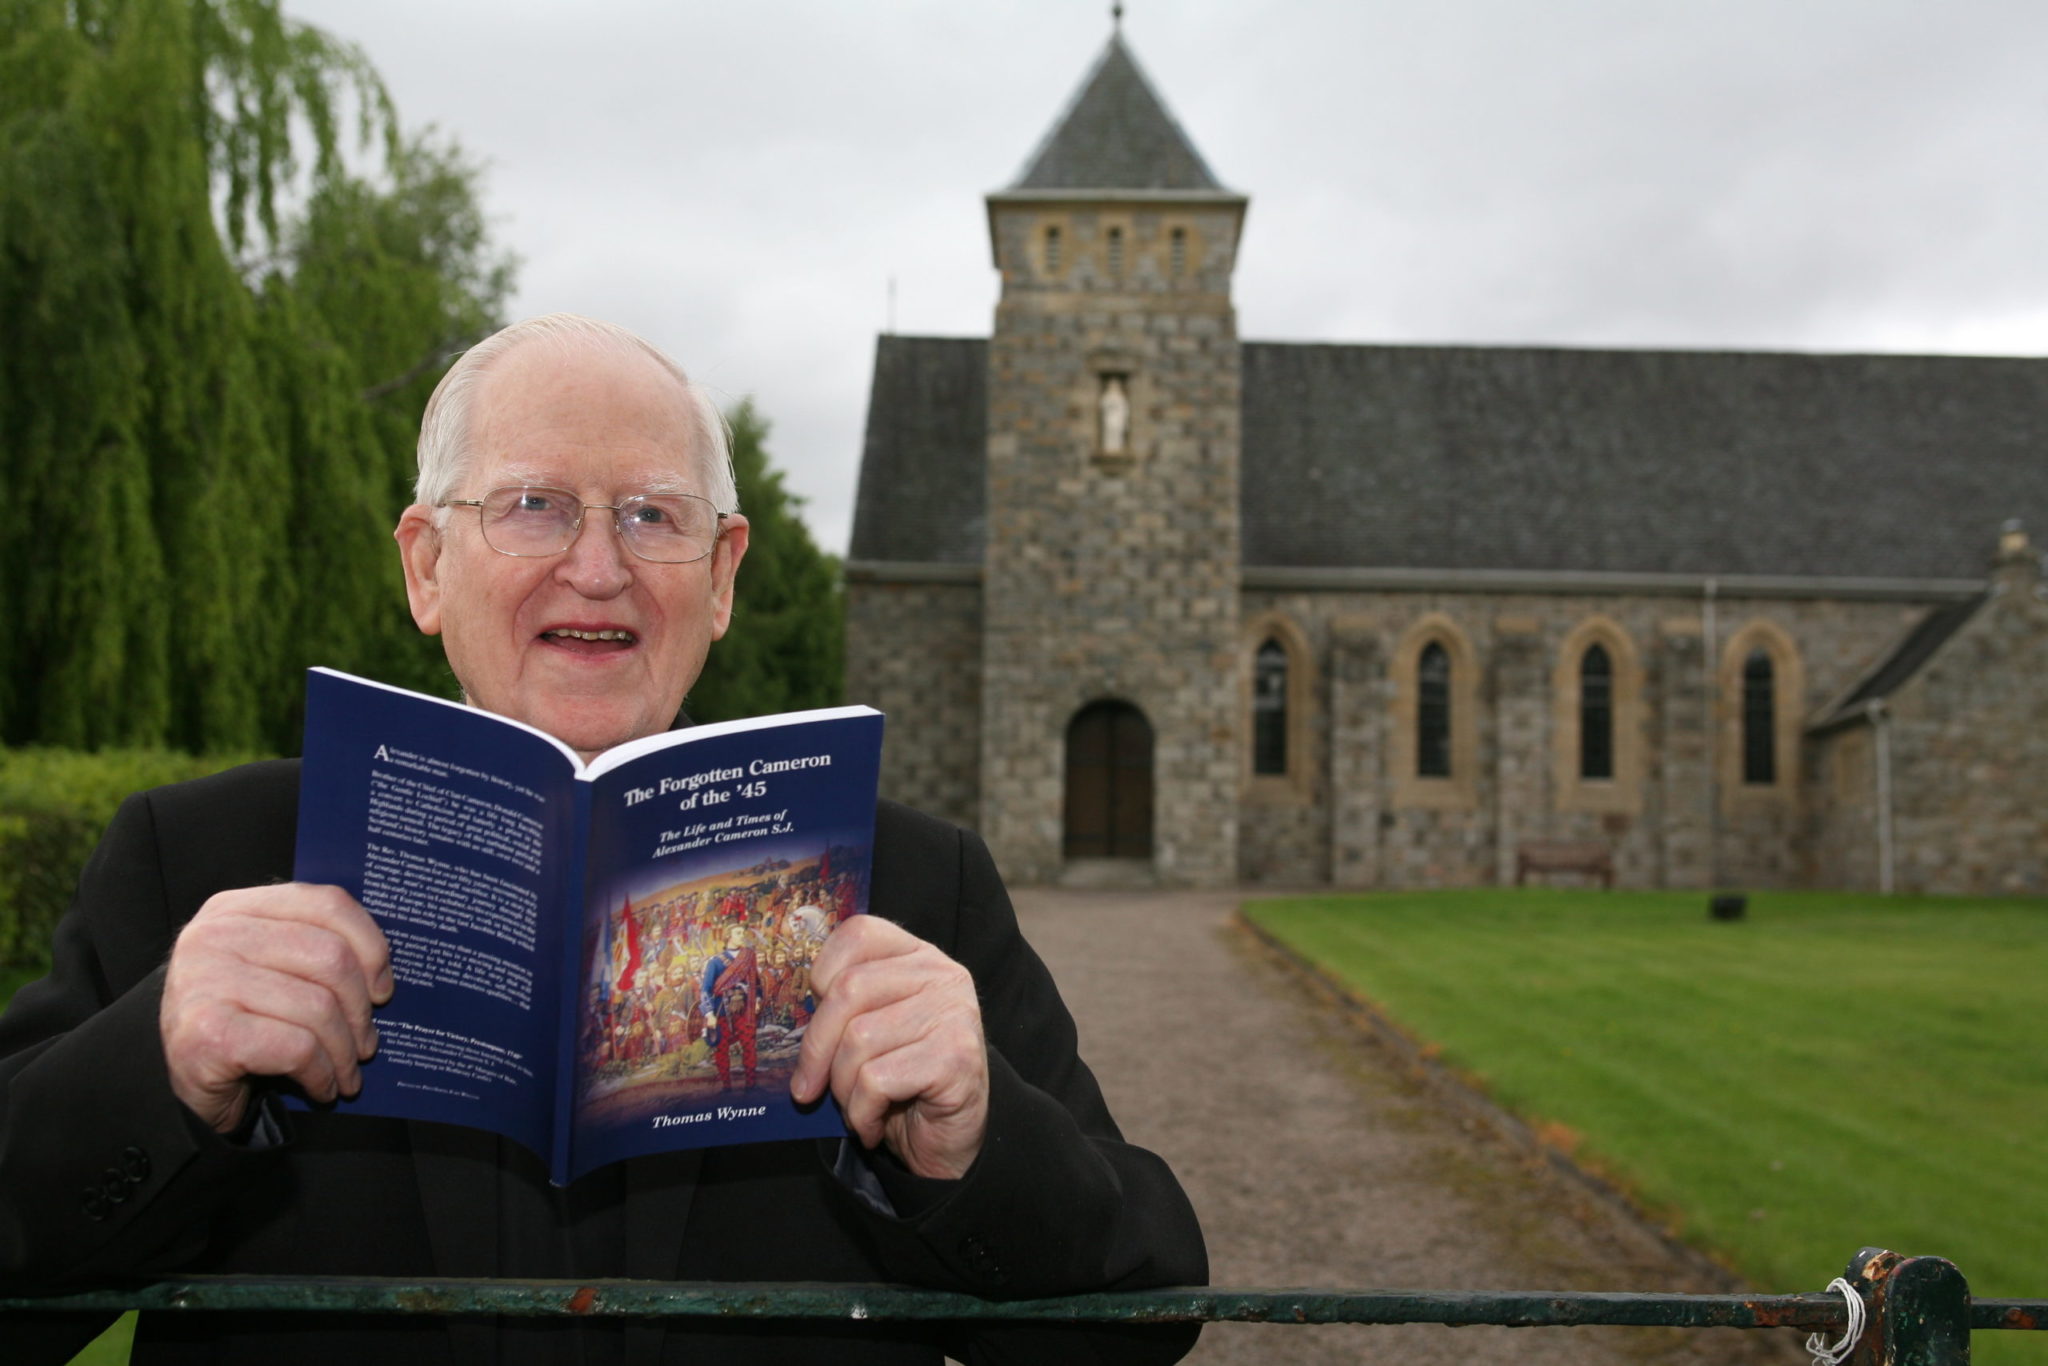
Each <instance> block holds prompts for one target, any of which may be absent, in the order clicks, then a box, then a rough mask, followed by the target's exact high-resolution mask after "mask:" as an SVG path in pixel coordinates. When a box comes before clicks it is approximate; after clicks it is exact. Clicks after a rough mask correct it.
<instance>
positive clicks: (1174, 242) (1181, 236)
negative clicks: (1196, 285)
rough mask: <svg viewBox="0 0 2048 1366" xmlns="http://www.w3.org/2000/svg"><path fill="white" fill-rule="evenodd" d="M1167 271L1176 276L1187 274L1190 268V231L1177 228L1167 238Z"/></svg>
mask: <svg viewBox="0 0 2048 1366" xmlns="http://www.w3.org/2000/svg"><path fill="white" fill-rule="evenodd" d="M1166 252H1167V257H1166V259H1167V269H1168V270H1169V271H1170V272H1171V273H1173V274H1175V275H1181V274H1184V273H1186V271H1187V268H1188V230H1187V229H1186V228H1175V229H1174V230H1173V232H1172V234H1171V235H1170V236H1169V237H1168V238H1167V248H1166Z"/></svg>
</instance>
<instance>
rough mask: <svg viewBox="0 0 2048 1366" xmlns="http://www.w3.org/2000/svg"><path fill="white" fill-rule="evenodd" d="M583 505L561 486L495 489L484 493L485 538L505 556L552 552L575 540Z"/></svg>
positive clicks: (567, 545) (494, 548) (566, 547)
mask: <svg viewBox="0 0 2048 1366" xmlns="http://www.w3.org/2000/svg"><path fill="white" fill-rule="evenodd" d="M582 515H583V505H582V503H580V502H579V501H577V498H576V495H574V494H572V493H569V492H566V491H565V490H562V489H544V488H514V489H494V490H492V491H491V492H490V493H487V494H485V495H484V505H483V521H484V540H486V541H488V542H489V543H490V546H491V549H493V550H496V551H499V552H501V553H503V554H506V555H552V554H554V553H555V552H557V551H560V550H566V549H568V548H569V543H570V542H571V541H573V540H575V539H576V523H577V521H578V519H579V518H581V517H582Z"/></svg>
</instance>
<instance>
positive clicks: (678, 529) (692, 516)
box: [619, 493, 718, 564]
mask: <svg viewBox="0 0 2048 1366" xmlns="http://www.w3.org/2000/svg"><path fill="white" fill-rule="evenodd" d="M619 530H620V532H621V533H623V534H624V536H625V538H626V544H627V545H629V546H631V547H632V549H633V553H634V554H635V555H638V556H640V557H641V558H642V559H647V560H659V561H661V562H662V563H664V564H688V563H689V562H690V561H692V560H701V559H703V558H704V557H705V556H706V555H709V554H710V553H711V547H712V544H713V543H714V542H715V541H716V540H717V538H718V513H717V511H716V510H715V509H713V508H712V506H711V504H710V503H709V502H707V501H705V500H704V499H702V498H698V497H696V496H694V495H692V494H687V493H648V494H642V495H640V496H638V497H635V498H628V499H626V500H625V501H624V502H622V503H620V504H619Z"/></svg>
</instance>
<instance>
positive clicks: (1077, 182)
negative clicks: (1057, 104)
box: [1010, 26, 1228, 193]
mask: <svg viewBox="0 0 2048 1366" xmlns="http://www.w3.org/2000/svg"><path fill="white" fill-rule="evenodd" d="M1010 189H1012V190H1194V191H1205V190H1206V191H1214V192H1223V193H1228V192H1227V191H1225V190H1224V187H1223V186H1222V185H1221V184H1220V183H1218V181H1217V179H1216V177H1215V175H1214V174H1213V173H1211V171H1210V170H1209V167H1208V164H1207V163H1206V162H1204V161H1203V160H1202V154H1201V153H1200V152H1197V151H1196V150H1195V146H1194V144H1193V143H1192V142H1189V141H1188V136H1187V134H1186V133H1183V132H1182V131H1181V129H1180V125H1179V124H1178V123H1176V122H1174V118H1173V115H1172V114H1170V113H1168V112H1167V109H1166V104H1165V102H1164V101H1163V100H1161V99H1160V98H1159V95H1158V93H1157V92H1156V91H1154V90H1153V89H1152V84H1151V82H1149V81H1147V80H1146V79H1145V73H1144V72H1143V71H1141V70H1139V69H1138V63H1137V60H1136V59H1135V58H1133V57H1132V56H1131V51H1130V49H1129V48H1128V47H1126V46H1124V40H1123V33H1122V31H1121V26H1119V29H1118V31H1117V32H1114V33H1112V34H1111V35H1110V38H1109V45H1108V46H1107V47H1105V48H1104V49H1103V50H1102V55H1101V56H1100V57H1099V58H1097V59H1096V62H1095V65H1094V67H1093V68H1092V69H1091V70H1090V71H1089V72H1088V75H1087V76H1086V77H1085V78H1084V79H1083V80H1082V82H1081V88H1080V89H1079V90H1077V91H1076V92H1075V93H1074V98H1073V100H1072V101H1071V102H1070V103H1069V104H1068V105H1067V107H1066V109H1065V110H1064V111H1063V112H1062V113H1061V115H1060V117H1059V119H1058V120H1057V121H1056V122H1055V123H1054V124H1053V126H1052V131H1051V132H1049V133H1047V134H1046V135H1045V141H1043V142H1041V143H1040V144H1039V145H1038V149H1037V150H1036V151H1035V152H1033V153H1032V154H1031V158H1030V160H1029V161H1028V162H1027V163H1026V164H1025V167H1024V172H1023V174H1022V175H1020V176H1019V177H1018V178H1017V181H1016V183H1015V184H1013V185H1011V186H1010Z"/></svg>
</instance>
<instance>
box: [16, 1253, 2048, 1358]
mask: <svg viewBox="0 0 2048 1366" xmlns="http://www.w3.org/2000/svg"><path fill="white" fill-rule="evenodd" d="M1847 1279H1848V1280H1849V1282H1850V1284H1851V1285H1852V1286H1853V1287H1854V1288H1855V1290H1856V1292H1857V1294H1858V1296H1859V1298H1860V1299H1861V1300H1862V1302H1863V1305H1864V1311H1865V1320H1866V1321H1865V1326H1864V1330H1863V1334H1862V1337H1861V1339H1860V1340H1859V1342H1858V1344H1857V1347H1856V1351H1855V1354H1854V1355H1853V1356H1852V1357H1850V1359H1849V1360H1850V1362H1851V1363H1855V1366H1864V1364H1865V1363H1868V1366H1879V1364H1880V1363H1883V1364H1884V1366H1960V1364H1961V1363H1965V1362H1967V1361H1969V1359H1970V1334H1971V1333H1972V1332H1973V1331H1983V1330H1987V1329H2037V1330H2048V1300H1973V1299H1971V1297H1970V1292H1969V1286H1968V1285H1967V1284H1966V1283H1965V1282H1964V1280H1963V1276H1962V1273H1961V1272H1959V1271H1957V1270H1956V1268H1955V1266H1954V1265H1953V1264H1952V1263H1949V1262H1947V1261H1944V1260H1942V1259H1941V1258H1939V1257H1902V1256H1899V1255H1898V1254H1896V1253H1893V1252H1886V1251H1882V1250H1880V1249H1876V1248H1865V1249H1864V1250H1863V1251H1862V1252H1860V1253H1858V1254H1857V1255H1856V1258H1855V1259H1854V1260H1853V1261H1851V1262H1850V1264H1849V1271H1848V1274H1847ZM126 1309H142V1310H148V1311H152V1312H186V1313H191V1312H233V1311H245V1310H264V1311H269V1312H277V1311H305V1312H319V1313H336V1312H341V1313H365V1314H391V1313H402V1314H440V1315H472V1314H474V1315H484V1314H507V1315H522V1316H536V1317H545V1316H551V1315H574V1316H579V1317H588V1316H605V1317H620V1318H719V1319H836V1320H844V1319H869V1320H875V1321H888V1320H895V1321H902V1320H912V1319H926V1320H938V1319H943V1320H982V1321H997V1320H1000V1321H1007V1322H1039V1323H1044V1322H1058V1323H1074V1322H1098V1323H1197V1322H1199V1323H1275V1324H1306V1323H1317V1324H1327V1323H1364V1324H1396V1323H1438V1324H1448V1325H1451V1326H1454V1327H1466V1326H1474V1325H1482V1324H1490V1325H1497V1326H1503V1327H1509V1328H1539V1327H1587V1326H1594V1325H1610V1326H1625V1327H1676V1328H1799V1329H1806V1330H1808V1331H1810V1332H1816V1333H1820V1334H1822V1335H1824V1336H1825V1337H1827V1338H1829V1339H1830V1340H1831V1341H1832V1340H1834V1339H1838V1338H1839V1337H1840V1336H1841V1335H1842V1334H1843V1332H1844V1331H1845V1329H1846V1328H1847V1326H1848V1323H1849V1318H1850V1311H1849V1305H1848V1301H1847V1300H1846V1299H1845V1298H1844V1297H1843V1295H1841V1294H1840V1293H1839V1292H1834V1291H1827V1292H1820V1293H1813V1294H1801V1295H1675V1294H1632V1293H1624V1292H1607V1291H1600V1292H1595V1291H1560V1292H1552V1291H1484V1290H1476V1291H1447V1290H1354V1291H1347V1290H1321V1289H1311V1290H1263V1289H1251V1290H1248V1289H1230V1288H1218V1287H1202V1288H1176V1289H1165V1290H1144V1291H1126V1292H1120V1293H1110V1294H1095V1295H1067V1296H1061V1297H1059V1298H1055V1299H1042V1300H1002V1301H998V1300H982V1299H976V1298H974V1297H973V1296H971V1295H958V1294H950V1293H946V1292H943V1291H935V1290H913V1289H907V1288H904V1287H902V1286H887V1285H844V1284H830V1285H827V1284H807V1283H775V1284H767V1283H747V1282H737V1281H692V1282H660V1281H589V1282H578V1281H509V1280H506V1281H500V1280H466V1279H458V1278H449V1279H443V1280H406V1279H394V1278H385V1277H370V1276H332V1277H283V1276H189V1277H185V1278H183V1279H174V1280H165V1281H157V1282H154V1283H151V1284H147V1285H136V1286H129V1287H125V1288H122V1287H114V1288H108V1289H102V1290H90V1291H84V1292H80V1293H74V1294H66V1295H54V1296H45V1297H32V1298H25V1297H18V1296H16V1297H8V1296H0V1315H5V1314H12V1313H35V1312H39V1311H66V1310H94V1311H111V1310H126Z"/></svg>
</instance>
